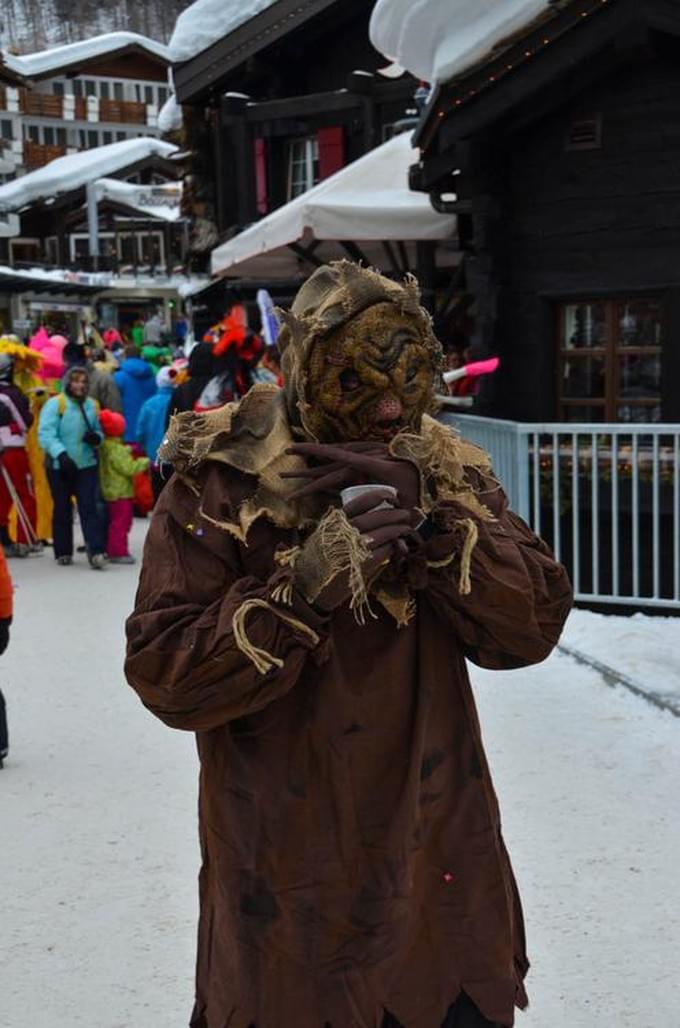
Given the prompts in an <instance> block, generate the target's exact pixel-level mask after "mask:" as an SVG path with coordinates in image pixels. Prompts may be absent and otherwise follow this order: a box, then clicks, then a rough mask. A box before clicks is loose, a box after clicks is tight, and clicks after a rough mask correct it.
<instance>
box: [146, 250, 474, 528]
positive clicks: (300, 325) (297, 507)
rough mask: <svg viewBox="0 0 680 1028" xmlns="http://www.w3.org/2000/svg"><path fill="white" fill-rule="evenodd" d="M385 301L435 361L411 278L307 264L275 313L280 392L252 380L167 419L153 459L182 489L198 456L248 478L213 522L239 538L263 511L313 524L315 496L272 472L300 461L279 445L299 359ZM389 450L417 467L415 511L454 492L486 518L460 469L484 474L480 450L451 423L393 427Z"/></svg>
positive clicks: (436, 348) (300, 369) (300, 384)
mask: <svg viewBox="0 0 680 1028" xmlns="http://www.w3.org/2000/svg"><path fill="white" fill-rule="evenodd" d="M384 302H389V303H394V304H396V305H397V306H398V307H399V309H400V310H401V311H403V312H404V313H407V314H409V315H411V316H413V317H414V318H416V319H418V321H419V322H420V324H421V328H422V332H423V333H424V336H425V338H427V340H428V345H429V346H431V348H432V351H433V355H434V357H435V360H436V359H438V358H437V355H438V354H440V353H441V348H440V345H439V343H438V342H437V340H436V339H435V336H434V333H433V332H432V323H431V319H430V316H429V315H428V313H427V312H426V311H425V310H424V309H423V308H422V307H421V305H420V294H419V291H418V285H417V282H416V280H415V279H414V278H413V277H411V276H410V277H409V278H408V279H407V280H406V281H405V283H404V284H403V285H402V284H400V283H397V282H392V281H390V280H389V279H387V278H384V277H383V276H382V275H379V274H378V273H377V272H375V271H370V270H366V269H364V268H361V267H359V266H358V265H355V264H352V263H350V262H349V261H339V262H337V263H335V264H331V265H328V266H325V267H323V268H320V269H319V270H318V271H316V272H315V273H314V274H313V275H312V276H311V278H310V279H309V280H308V281H307V282H306V283H305V285H303V286H302V288H301V289H300V292H299V293H298V295H297V297H296V299H295V301H294V303H293V305H292V309H291V311H290V312H285V311H283V312H281V313H280V316H281V319H282V322H283V328H282V332H281V336H280V345H281V347H282V350H283V368H284V376H285V380H286V386H285V389H284V390H283V391H282V390H279V389H278V388H277V387H276V386H273V385H257V386H254V387H253V388H252V389H251V390H250V392H249V393H248V394H247V395H246V396H245V397H244V398H243V399H242V400H240V401H239V402H237V403H230V404H227V405H226V406H225V407H222V408H220V409H219V410H215V411H209V412H207V413H201V414H197V413H193V412H188V413H183V414H179V415H177V416H175V417H174V418H173V419H172V421H171V424H170V427H169V429H168V433H167V436H166V439H165V440H164V443H163V446H162V447H161V449H160V458H161V460H164V461H168V462H169V463H171V464H172V465H173V466H174V468H175V470H176V471H177V472H178V473H179V474H180V475H181V476H182V477H183V478H184V479H185V480H186V481H187V482H188V484H189V485H190V486H191V485H192V483H193V484H194V487H195V488H196V486H195V478H196V474H197V472H198V470H199V469H200V467H201V466H202V465H203V464H204V462H205V461H217V462H220V463H223V464H226V465H228V466H230V467H233V468H235V469H236V470H237V471H240V472H242V473H244V474H247V475H251V476H253V477H254V478H255V479H257V485H256V487H255V489H254V493H253V495H252V497H250V498H248V499H247V500H246V501H245V502H244V503H243V504H242V506H241V507H240V509H239V512H238V519H237V520H236V521H233V522H228V523H223V524H220V527H221V528H223V529H225V530H226V531H228V532H230V533H231V534H232V535H233V536H234V537H235V538H237V539H239V540H240V541H241V542H246V540H247V536H248V531H249V529H250V526H251V525H252V524H253V523H254V521H256V520H257V519H258V518H260V517H267V518H269V520H270V521H272V522H273V523H274V524H275V525H277V526H278V527H280V528H305V527H308V526H310V525H313V524H316V523H318V520H319V517H320V516H321V515H322V514H323V511H324V509H325V507H326V503H325V501H324V500H323V498H319V497H314V498H310V499H308V500H306V501H304V502H299V501H295V500H292V499H291V498H290V494H291V493H292V492H294V491H295V489H296V488H298V485H297V484H296V483H295V482H294V481H291V480H286V479H281V478H280V473H281V472H282V471H294V470H296V469H298V468H301V467H304V462H303V461H302V460H301V459H300V458H297V457H291V456H289V455H287V454H286V452H285V451H286V449H287V448H288V447H289V446H290V445H291V444H292V443H293V442H294V441H295V439H296V438H298V439H299V438H300V436H301V435H304V411H305V406H306V404H307V402H308V401H307V399H306V396H305V388H306V379H305V367H306V360H307V357H308V355H309V352H310V348H311V346H312V344H313V342H314V341H315V339H318V338H319V337H320V336H323V335H325V334H327V333H329V332H331V331H333V330H334V329H336V328H338V327H339V326H341V325H343V324H345V323H346V322H347V321H349V320H350V319H351V318H352V317H354V316H355V315H357V314H359V313H361V311H364V310H366V309H367V308H368V307H371V306H372V305H373V304H376V303H384ZM390 452H391V453H392V455H393V456H395V457H399V458H401V459H404V460H411V461H412V462H413V463H414V464H416V466H417V467H418V468H419V470H420V472H421V482H422V490H421V506H422V509H423V511H424V513H426V514H427V513H429V512H430V511H431V510H432V508H433V506H434V504H435V502H437V501H440V500H442V499H444V500H446V499H457V500H460V501H461V502H462V503H463V504H464V505H465V506H467V507H468V508H469V510H470V511H471V512H473V513H475V514H477V515H478V516H481V517H487V516H489V515H488V511H486V510H485V508H484V507H483V506H482V505H481V504H480V503H479V501H478V500H477V497H476V495H475V492H474V490H473V489H472V488H471V486H470V485H469V484H468V482H467V481H466V478H465V467H466V466H467V467H469V466H472V467H476V468H478V469H480V470H482V471H485V472H488V471H489V460H488V457H487V456H486V454H485V453H483V451H481V450H479V449H478V448H477V447H475V446H472V445H471V444H469V443H465V442H464V441H463V440H461V439H460V438H459V437H458V436H457V435H456V434H455V433H454V432H453V431H452V430H451V429H449V428H447V427H446V426H444V425H441V424H439V423H438V422H437V421H435V420H434V419H433V418H431V417H429V416H427V415H426V416H425V417H424V418H423V422H422V428H421V432H420V434H418V435H416V434H413V433H410V432H402V433H400V434H399V435H398V436H396V438H395V439H393V440H392V443H391V444H390ZM204 516H205V517H207V515H205V514H204ZM208 520H210V519H209V518H208Z"/></svg>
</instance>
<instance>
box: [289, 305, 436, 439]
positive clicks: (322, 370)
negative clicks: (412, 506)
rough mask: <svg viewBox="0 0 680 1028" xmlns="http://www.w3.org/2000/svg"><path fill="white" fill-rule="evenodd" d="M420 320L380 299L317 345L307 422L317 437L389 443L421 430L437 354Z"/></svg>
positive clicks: (309, 369)
mask: <svg viewBox="0 0 680 1028" xmlns="http://www.w3.org/2000/svg"><path fill="white" fill-rule="evenodd" d="M428 344H429V340H427V339H424V338H423V326H422V323H421V321H420V319H417V318H414V317H413V316H411V315H409V314H406V313H402V312H401V311H400V309H399V308H398V307H397V306H395V305H394V304H392V303H377V304H375V305H373V306H372V307H369V308H367V309H366V310H364V311H362V312H361V313H360V314H357V315H355V316H354V317H353V318H352V319H351V320H350V321H348V322H346V323H345V324H344V325H342V326H340V327H339V328H337V329H335V331H333V332H331V333H330V334H329V335H327V336H325V337H323V338H318V339H316V340H315V342H314V344H313V345H312V348H311V352H310V355H309V362H308V365H307V390H306V392H307V404H308V406H307V410H306V416H305V422H306V427H307V429H308V430H309V431H310V432H311V434H312V435H313V436H314V437H315V438H316V439H318V440H319V441H320V442H355V441H360V440H377V441H380V442H389V440H390V439H392V438H393V437H394V436H395V435H396V434H397V433H398V432H401V431H404V430H407V431H411V432H418V431H419V429H420V420H421V418H422V416H423V414H424V413H426V412H427V410H428V409H429V408H430V407H431V405H432V400H433V384H434V375H435V370H436V367H435V359H434V355H433V352H432V348H431V346H430V345H428Z"/></svg>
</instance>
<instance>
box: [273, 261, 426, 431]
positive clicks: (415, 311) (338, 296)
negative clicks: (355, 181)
mask: <svg viewBox="0 0 680 1028" xmlns="http://www.w3.org/2000/svg"><path fill="white" fill-rule="evenodd" d="M378 303H391V304H394V306H395V307H396V308H397V309H398V310H399V312H400V313H401V314H407V315H409V316H410V317H412V318H413V319H414V320H415V321H416V323H417V325H418V328H419V330H420V333H421V336H422V338H423V340H424V341H425V343H426V346H427V348H428V350H429V351H430V352H431V354H432V364H433V367H434V368H435V369H436V370H438V369H440V368H441V365H442V359H443V357H442V348H441V344H440V343H439V342H438V340H437V339H436V337H435V335H434V332H433V330H432V319H431V317H430V315H429V314H428V312H427V311H426V310H425V308H424V307H423V306H421V303H420V289H419V288H418V282H417V281H416V279H415V278H414V277H413V275H407V277H406V278H405V279H404V282H403V283H401V282H393V281H392V280H391V279H389V278H385V276H384V275H380V274H379V273H378V272H377V271H373V270H372V269H370V268H362V267H361V266H360V265H358V264H353V263H352V262H351V261H334V262H333V263H332V264H326V265H324V266H323V267H322V268H319V269H318V270H317V271H315V272H314V274H313V275H312V276H311V277H310V278H309V279H308V280H307V281H306V282H305V284H304V285H303V286H302V288H301V289H300V291H299V292H298V294H297V296H296V297H295V300H294V301H293V304H292V306H291V309H290V311H284V310H279V311H278V312H277V313H278V315H279V318H280V319H281V322H282V324H283V328H282V330H281V333H280V335H279V340H278V345H279V349H280V350H281V352H282V355H283V356H282V361H281V363H282V368H283V373H284V379H285V383H286V384H285V392H286V403H287V406H288V413H289V417H290V422H291V425H292V427H293V431H294V432H295V434H296V435H304V436H305V437H306V438H313V433H312V432H311V431H310V429H309V427H308V425H307V423H306V419H305V414H306V411H307V410H308V409H309V406H310V402H311V398H310V397H309V396H308V392H307V385H308V383H307V366H308V363H309V357H310V353H311V349H312V346H313V344H314V343H315V342H316V341H317V340H318V339H322V338H323V337H324V336H328V335H330V333H331V332H334V331H335V330H336V329H338V328H340V327H341V326H342V325H345V324H346V323H347V322H348V321H350V320H351V319H352V318H355V317H356V316H357V315H358V314H361V313H362V312H363V311H365V310H367V309H368V308H369V307H373V306H375V305H376V304H378Z"/></svg>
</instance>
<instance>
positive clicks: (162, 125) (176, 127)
mask: <svg viewBox="0 0 680 1028" xmlns="http://www.w3.org/2000/svg"><path fill="white" fill-rule="evenodd" d="M183 125H184V115H183V113H182V108H181V107H180V105H179V104H178V103H177V98H176V97H175V94H174V93H171V94H170V96H169V97H168V99H167V100H166V101H165V103H164V104H163V106H162V107H161V109H160V111H159V112H158V127H159V129H160V130H161V132H162V133H163V134H164V135H166V134H167V133H169V132H179V131H180V130H181V128H182V126H183Z"/></svg>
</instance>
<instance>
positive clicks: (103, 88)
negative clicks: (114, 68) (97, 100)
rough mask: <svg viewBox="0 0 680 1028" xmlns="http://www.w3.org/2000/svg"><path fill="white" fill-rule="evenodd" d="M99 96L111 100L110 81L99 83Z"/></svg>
mask: <svg viewBox="0 0 680 1028" xmlns="http://www.w3.org/2000/svg"><path fill="white" fill-rule="evenodd" d="M99 96H100V97H101V99H102V100H109V99H110V97H111V90H110V87H109V84H108V82H100V83H99Z"/></svg>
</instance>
